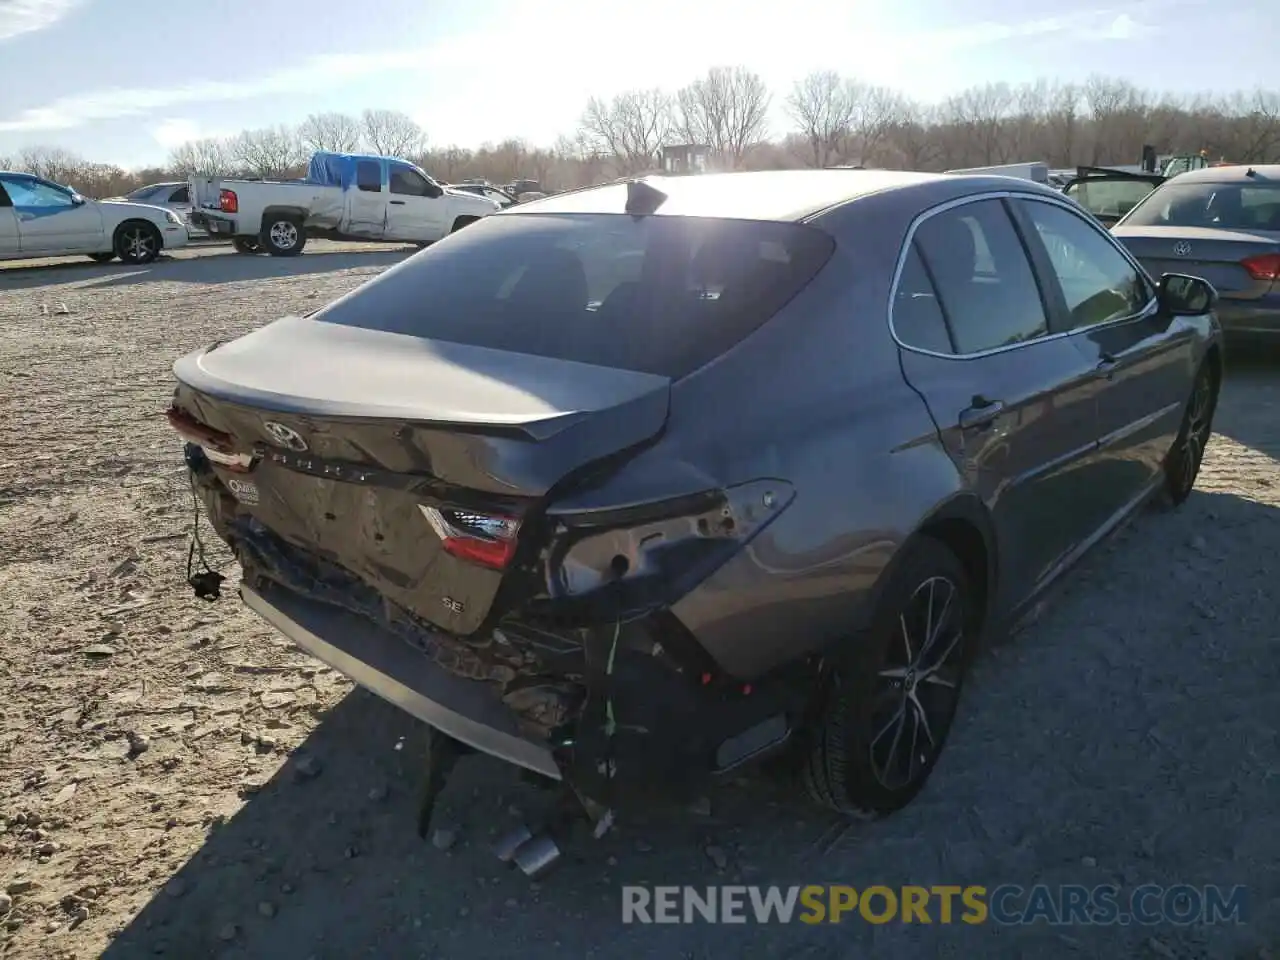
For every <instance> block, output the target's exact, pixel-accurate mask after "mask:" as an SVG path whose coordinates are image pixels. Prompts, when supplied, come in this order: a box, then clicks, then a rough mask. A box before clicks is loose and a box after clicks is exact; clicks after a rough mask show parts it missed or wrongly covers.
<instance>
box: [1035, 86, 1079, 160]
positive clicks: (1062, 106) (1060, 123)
mask: <svg viewBox="0 0 1280 960" xmlns="http://www.w3.org/2000/svg"><path fill="white" fill-rule="evenodd" d="M1045 111H1046V112H1045V117H1044V127H1045V129H1044V131H1043V132H1044V134H1045V136H1046V140H1045V147H1044V149H1045V157H1046V159H1048V161H1049V162H1050V163H1052V164H1054V165H1055V166H1068V165H1070V164H1071V163H1073V162H1074V161H1075V160H1076V159H1077V157H1076V147H1077V143H1078V141H1079V138H1080V125H1081V117H1080V88H1079V87H1077V86H1076V85H1075V84H1073V83H1064V84H1061V85H1059V86H1056V87H1054V88H1053V89H1052V90H1051V91H1050V93H1049V95H1048V102H1047V103H1046V105H1045Z"/></svg>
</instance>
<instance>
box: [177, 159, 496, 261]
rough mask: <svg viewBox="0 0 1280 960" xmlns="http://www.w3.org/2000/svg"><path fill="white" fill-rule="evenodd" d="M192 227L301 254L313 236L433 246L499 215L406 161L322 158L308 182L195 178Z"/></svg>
mask: <svg viewBox="0 0 1280 960" xmlns="http://www.w3.org/2000/svg"><path fill="white" fill-rule="evenodd" d="M189 185H190V194H191V206H192V210H191V222H192V224H193V226H195V227H197V228H199V229H203V230H207V231H208V232H209V234H210V235H211V236H213V237H227V238H229V239H231V241H232V242H233V243H234V244H235V248H236V250H237V251H238V252H240V253H246V254H250V253H259V252H261V251H264V250H265V251H266V252H267V253H269V254H271V255H272V256H275V257H291V256H296V255H297V254H299V253H301V252H302V248H303V247H304V246H306V243H307V238H308V237H326V238H328V239H333V240H360V241H369V240H373V241H381V242H387V243H416V244H418V245H419V246H426V245H427V244H429V243H434V242H435V241H437V240H439V239H440V238H441V237H443V236H445V235H447V234H449V233H452V232H453V231H455V230H457V229H459V228H461V227H463V226H466V225H467V224H468V223H472V222H474V221H476V220H479V219H480V218H481V217H484V216H488V215H489V214H491V213H494V212H496V211H497V210H499V209H500V207H499V205H498V203H497V202H496V201H493V200H489V199H487V198H485V197H479V196H476V195H475V194H472V193H466V192H465V191H462V190H451V189H449V188H448V187H443V186H441V185H440V184H438V183H437V182H436V181H435V180H433V179H431V177H429V176H428V175H427V174H426V173H424V172H423V171H422V170H421V169H419V168H418V167H416V166H414V165H413V164H411V163H408V162H407V161H404V160H399V159H395V158H392V157H374V156H363V155H357V154H345V153H328V152H320V153H316V154H315V155H314V156H312V158H311V163H310V164H309V165H308V168H307V176H306V179H305V180H230V179H224V178H222V177H197V176H193V177H191V179H190V181H189Z"/></svg>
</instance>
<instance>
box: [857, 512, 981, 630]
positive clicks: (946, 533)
mask: <svg viewBox="0 0 1280 960" xmlns="http://www.w3.org/2000/svg"><path fill="white" fill-rule="evenodd" d="M925 537H929V538H931V539H934V540H937V541H939V542H941V543H942V544H943V545H944V546H946V547H947V548H948V549H949V550H951V551H952V553H954V554H955V555H956V557H957V558H958V559H959V560H960V563H961V564H962V565H963V566H964V569H965V573H966V574H967V575H968V576H969V578H970V581H971V583H972V585H973V587H974V595H975V598H976V599H977V601H978V603H979V609H978V615H979V617H980V621H979V622H980V624H983V625H985V624H986V623H987V622H988V621H989V620H990V618H991V613H992V609H993V607H994V604H995V598H996V596H997V586H998V583H999V571H1000V566H999V555H998V549H997V540H996V535H995V525H994V524H993V523H992V520H991V514H990V511H988V510H987V507H986V504H984V503H983V502H982V500H981V498H979V497H978V496H977V494H974V493H967V492H966V493H957V494H955V495H954V496H952V497H949V498H948V499H946V500H944V501H943V502H942V503H940V504H938V505H937V506H936V507H934V509H933V510H932V511H930V512H929V514H927V515H926V516H925V518H924V519H923V520H922V521H921V522H920V524H919V525H918V526H917V527H916V529H915V531H914V532H913V533H912V534H911V535H910V536H908V537H907V538H906V539H905V540H904V541H903V542H902V544H901V545H900V546H899V547H898V549H897V550H895V551H894V554H893V556H892V558H891V559H890V560H889V562H888V563H887V564H886V565H885V568H884V570H883V571H882V572H881V574H880V576H879V578H878V579H877V581H876V585H875V587H874V588H873V591H872V595H871V602H870V603H869V604H868V605H867V616H868V618H870V617H872V616H874V611H875V610H876V608H877V607H878V606H879V604H880V600H881V597H882V596H883V594H884V591H885V590H886V589H887V588H888V585H889V584H890V583H892V582H893V578H894V577H895V576H897V573H898V570H899V569H900V568H901V566H902V564H903V562H904V559H905V558H906V557H907V556H909V555H910V553H911V548H912V546H913V545H915V544H916V543H918V542H919V541H920V540H921V539H922V538H925Z"/></svg>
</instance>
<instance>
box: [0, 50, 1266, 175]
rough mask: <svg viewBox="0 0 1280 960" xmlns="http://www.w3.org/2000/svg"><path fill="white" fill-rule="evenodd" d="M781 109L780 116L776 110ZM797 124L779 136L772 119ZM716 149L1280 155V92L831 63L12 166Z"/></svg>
mask: <svg viewBox="0 0 1280 960" xmlns="http://www.w3.org/2000/svg"><path fill="white" fill-rule="evenodd" d="M776 108H781V109H776ZM776 116H781V117H783V118H785V126H784V128H783V129H780V130H779V129H773V128H772V127H771V118H773V117H776ZM676 144H697V145H701V146H703V147H705V148H706V149H707V151H708V154H709V160H710V163H711V166H712V167H713V168H714V169H722V170H762V169H781V168H797V167H826V166H842V165H853V166H858V165H861V166H867V167H881V168H902V169H912V170H946V169H955V168H959V167H973V166H989V165H992V164H998V163H1013V162H1020V161H1031V160H1043V161H1046V162H1048V163H1049V164H1050V165H1051V166H1054V167H1073V166H1077V165H1081V164H1086V165H1092V166H1106V165H1109V164H1132V163H1137V162H1139V160H1140V159H1141V154H1142V148H1143V146H1144V145H1146V144H1150V145H1152V146H1154V147H1155V148H1156V150H1157V152H1159V153H1161V154H1173V153H1198V152H1200V151H1202V150H1204V151H1207V152H1208V153H1209V155H1210V156H1211V157H1212V158H1213V159H1219V158H1221V159H1227V160H1231V161H1236V162H1242V163H1243V162H1254V163H1258V162H1267V161H1280V91H1267V90H1256V91H1252V92H1235V93H1204V94H1200V95H1196V96H1173V95H1168V94H1160V93H1157V92H1153V91H1150V90H1145V89H1143V88H1141V87H1139V86H1137V85H1136V84H1134V83H1132V82H1130V81H1128V80H1125V79H1121V78H1116V77H1106V76H1094V77H1091V78H1089V79H1088V80H1087V81H1085V82H1083V83H1079V84H1075V83H1060V82H1055V81H1052V80H1038V81H1035V82H1033V83H1027V84H1022V85H1011V84H1006V83H990V84H985V85H982V86H975V87H971V88H969V89H966V90H963V91H960V92H959V93H956V94H955V95H953V96H950V97H948V98H946V99H945V100H943V101H942V102H940V103H934V104H927V103H922V102H919V101H916V100H912V99H911V98H909V97H906V96H904V95H903V94H901V93H900V92H898V91H896V90H893V89H890V88H888V87H883V86H876V85H874V84H869V83H866V82H863V81H861V80H859V79H857V78H856V77H849V76H843V75H841V74H839V73H837V72H835V71H828V70H823V71H816V72H814V73H811V74H810V75H808V76H807V77H804V78H802V79H801V80H799V81H797V82H796V83H795V84H794V85H793V86H792V88H791V89H790V90H788V91H786V92H785V93H783V94H782V95H781V97H780V99H778V100H776V101H775V93H774V92H772V91H770V90H769V88H768V87H767V85H766V84H765V83H764V81H763V79H762V78H761V77H760V75H759V74H757V73H755V72H754V71H752V70H750V69H748V68H746V67H741V66H735V67H716V68H713V69H711V70H709V71H708V72H707V74H706V75H705V76H703V77H700V78H699V79H697V80H695V81H693V82H692V83H690V84H688V85H687V86H685V87H682V88H680V89H678V90H675V91H668V90H664V89H661V88H656V87H655V88H651V89H638V90H629V91H625V92H622V93H619V94H617V95H616V96H613V97H610V98H598V97H592V98H590V99H589V100H588V101H587V103H586V105H585V107H584V109H583V112H582V115H581V118H580V120H579V122H578V124H577V127H576V129H575V130H573V131H572V132H571V133H568V134H566V135H563V136H561V137H559V138H558V139H557V141H556V142H555V143H554V144H552V145H548V146H533V145H530V144H528V143H527V142H525V141H523V140H520V139H509V140H504V141H502V142H501V143H487V144H484V145H482V146H480V147H478V148H467V147H459V146H446V147H436V146H432V145H431V144H430V143H429V141H428V138H427V133H426V131H424V130H423V129H422V127H421V126H419V124H418V123H416V122H415V121H414V120H413V119H412V118H411V117H409V116H408V115H407V114H405V113H402V112H399V111H395V110H376V109H371V110H365V111H364V112H363V113H362V114H361V115H359V116H352V115H348V114H342V113H319V114H312V115H311V116H308V117H307V118H306V119H305V120H303V121H302V123H300V124H297V125H277V126H272V127H265V128H261V129H256V130H245V131H243V132H241V133H239V134H237V135H235V136H233V137H227V138H208V139H201V140H194V141H191V142H189V143H185V144H183V145H181V146H180V147H178V148H177V149H175V150H173V151H172V153H171V154H170V156H169V158H168V160H167V162H166V163H165V164H164V165H163V166H159V167H153V168H147V169H142V170H132V171H130V170H124V169H122V168H120V167H118V166H114V165H111V164H104V163H96V162H93V161H90V160H86V159H85V158H83V157H80V156H77V155H75V154H73V153H70V152H69V151H66V150H62V149H59V148H56V147H40V146H36V147H32V148H30V149H27V150H23V151H21V152H20V153H19V154H18V156H16V157H13V158H9V159H8V160H6V158H4V157H0V169H11V170H12V169H21V170H28V171H31V172H33V173H37V174H39V175H41V176H44V177H47V178H48V179H50V180H54V181H56V182H59V183H65V184H68V185H70V186H72V187H74V188H76V189H77V190H79V191H80V192H81V193H84V194H85V195H87V196H97V197H104V196H112V195H119V194H122V193H126V192H128V191H129V190H131V189H134V188H136V187H138V186H140V185H142V184H145V183H152V182H156V181H158V180H165V179H183V178H185V177H187V176H188V175H190V174H193V173H200V174H222V175H229V174H237V175H241V176H254V177H263V178H273V177H296V176H301V175H302V174H303V172H304V170H305V164H306V159H307V157H308V156H309V155H310V153H311V152H312V151H315V150H336V151H343V152H355V151H368V152H371V153H378V154H384V155H389V156H399V157H404V158H406V159H409V160H412V161H414V162H416V163H417V164H419V165H420V166H421V167H422V168H423V169H425V170H427V171H428V172H429V173H431V174H432V175H433V176H435V177H437V178H438V179H440V180H442V181H445V182H451V181H457V180H461V179H464V178H468V177H482V178H484V179H487V180H490V181H492V182H495V183H503V182H507V181H510V180H513V179H517V178H527V179H533V180H537V181H539V182H541V183H542V184H544V186H546V187H549V188H551V189H567V188H570V187H576V186H584V185H586V184H590V183H597V182H600V181H603V180H608V179H611V178H613V177H618V176H629V175H635V174H639V173H644V172H648V171H653V170H657V169H659V166H660V162H661V161H660V157H661V151H662V148H663V147H664V146H670V145H676Z"/></svg>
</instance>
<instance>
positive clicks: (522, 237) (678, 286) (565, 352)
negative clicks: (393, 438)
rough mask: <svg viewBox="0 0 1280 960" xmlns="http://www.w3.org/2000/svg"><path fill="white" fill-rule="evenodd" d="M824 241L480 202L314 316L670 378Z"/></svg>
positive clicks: (717, 343) (778, 302)
mask: <svg viewBox="0 0 1280 960" xmlns="http://www.w3.org/2000/svg"><path fill="white" fill-rule="evenodd" d="M833 249H834V241H833V240H832V238H831V237H830V236H829V235H827V234H825V233H823V232H821V231H819V230H816V229H814V228H812V227H807V226H803V225H800V224H797V223H776V222H761V221H748V220H714V219H700V218H693V217H674V216H672V217H663V216H651V217H630V216H625V215H621V214H521V215H519V216H511V215H502V216H491V217H486V218H484V219H483V220H480V221H478V222H477V223H474V224H472V225H470V226H468V227H467V228H466V229H465V230H463V231H461V232H460V233H458V234H456V235H454V236H451V237H449V238H448V240H446V241H445V242H443V243H440V244H438V245H436V246H433V247H430V248H428V249H427V250H425V251H423V252H422V253H420V254H417V255H416V256H413V257H411V258H409V259H408V260H406V261H405V262H404V263H402V264H400V265H398V266H396V267H394V268H392V269H391V270H388V271H387V272H386V273H384V274H382V275H381V276H380V277H378V278H377V279H376V280H373V281H371V282H370V283H368V284H366V285H364V286H362V287H359V288H358V289H356V290H354V291H352V292H351V293H350V294H348V295H347V296H345V297H343V298H342V299H340V300H337V301H335V302H334V303H332V304H330V305H329V306H328V307H325V308H324V309H323V310H321V311H319V312H318V313H316V314H314V315H313V318H314V319H316V320H320V321H324V322H326V323H336V324H342V325H344V326H353V327H365V328H367V329H372V330H382V331H387V332H391V333H401V334H409V335H411V336H417V337H429V338H432V339H436V340H446V341H451V342H454V343H464V344H470V345H473V346H480V347H492V348H496V349H500V350H512V351H515V352H517V353H528V354H535V355H538V356H544V357H555V358H557V359H564V360H576V361H579V362H581V363H591V364H597V365H599V366H607V367H614V368H618V369H625V370H638V371H643V372H646V373H654V374H658V375H660V376H666V377H671V378H673V379H675V378H679V377H682V376H685V375H686V374H688V373H691V372H692V371H694V370H696V369H697V368H699V367H701V366H703V365H704V364H706V363H709V362H710V361H711V360H713V359H715V358H716V357H718V356H719V355H720V354H722V353H724V352H725V351H727V350H728V349H729V348H731V347H733V346H734V345H735V344H737V343H738V342H739V341H741V340H742V339H743V338H744V337H746V336H747V335H748V334H749V333H751V332H752V331H753V330H755V329H756V328H757V327H759V326H760V325H761V324H763V323H764V322H765V321H766V320H768V319H769V318H770V317H771V316H772V315H773V314H774V313H776V312H777V311H778V310H779V309H780V308H781V307H782V306H783V304H785V303H786V302H787V301H788V300H790V299H791V298H792V297H793V296H794V295H795V294H796V293H797V292H798V291H799V290H800V289H801V288H802V287H804V285H805V284H807V283H808V282H809V280H810V279H812V277H813V276H814V274H816V273H817V272H818V270H819V269H820V268H821V267H822V265H823V264H824V263H826V261H827V259H828V258H829V257H830V255H831V252H832V250H833Z"/></svg>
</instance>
